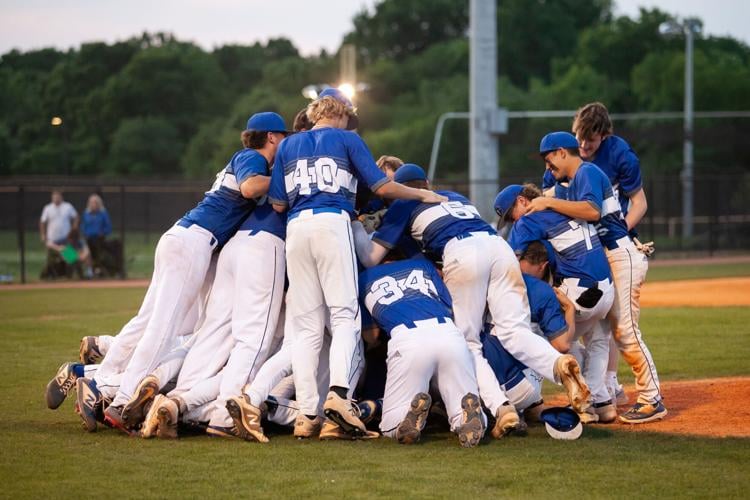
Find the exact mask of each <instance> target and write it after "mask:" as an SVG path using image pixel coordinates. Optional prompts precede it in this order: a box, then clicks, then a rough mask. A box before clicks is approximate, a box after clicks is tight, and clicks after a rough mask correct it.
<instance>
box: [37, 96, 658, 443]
mask: <svg viewBox="0 0 750 500" xmlns="http://www.w3.org/2000/svg"><path fill="white" fill-rule="evenodd" d="M357 124H358V116H357V114H356V110H355V108H354V107H353V105H352V103H351V101H350V100H349V99H348V98H347V97H346V96H344V95H343V94H342V93H341V92H340V91H338V90H337V89H326V90H325V91H323V92H322V93H321V94H320V96H319V97H318V98H317V99H315V100H314V101H312V102H311V103H310V104H309V105H308V106H307V108H306V109H304V110H302V111H301V112H300V113H299V114H298V115H297V117H296V119H295V124H294V132H290V131H288V130H287V128H286V125H285V123H284V120H283V118H282V117H281V116H279V115H277V114H276V113H272V112H263V113H257V114H254V115H253V116H251V117H250V119H249V120H248V122H247V127H246V130H245V131H243V132H242V134H241V140H242V145H243V148H242V149H241V150H240V151H238V152H237V153H235V154H234V155H233V156H232V158H231V159H230V161H229V163H228V164H227V166H226V167H225V168H224V169H222V170H221V171H220V172H219V173H218V174H217V176H216V181H215V182H214V184H213V186H212V187H211V189H210V190H209V191H208V192H206V194H205V197H204V199H203V200H202V201H201V202H200V203H199V204H198V205H197V206H196V207H195V208H193V209H192V210H190V211H189V212H188V213H187V214H186V215H185V216H184V217H182V218H181V219H180V220H179V221H177V223H176V224H175V225H174V226H173V227H172V228H170V229H169V230H168V231H167V232H166V233H164V235H163V236H162V237H161V239H160V240H159V243H158V245H157V247H156V254H155V259H154V273H153V277H152V279H151V283H150V286H149V288H148V291H147V292H146V295H145V298H144V300H143V304H142V305H141V308H140V309H139V311H138V313H137V315H136V316H135V317H134V318H132V319H131V320H130V321H129V322H128V323H127V324H126V325H125V326H124V327H123V328H122V330H120V332H119V333H118V334H117V335H116V336H114V337H108V336H101V337H84V339H83V340H82V342H81V360H80V361H81V362H80V363H65V364H63V365H62V366H61V368H60V369H59V370H58V372H57V374H56V376H55V377H54V378H53V379H52V380H51V381H50V383H49V384H48V386H47V391H46V399H47V405H48V406H49V408H51V409H55V408H57V407H59V406H60V405H61V404H62V402H63V401H64V400H65V398H66V397H67V395H68V394H69V393H70V391H71V390H72V389H73V388H74V387H75V389H76V398H77V404H76V410H77V412H78V413H79V415H80V417H81V419H82V421H83V425H84V427H85V429H86V430H88V431H92V432H93V431H95V430H96V429H97V428H98V427H99V424H100V423H104V424H106V425H107V426H109V427H113V428H116V429H120V430H122V431H124V432H126V433H128V434H131V435H140V436H142V437H144V438H150V437H158V438H175V437H177V436H178V433H179V432H181V431H180V429H181V428H182V426H184V425H188V426H192V427H197V428H200V429H203V430H205V432H206V433H208V434H209V435H211V436H219V437H227V438H240V439H244V440H248V441H257V442H267V441H268V438H267V437H266V435H265V433H264V430H263V425H264V422H266V421H267V422H273V423H275V424H278V425H281V426H293V428H294V431H293V432H294V435H295V436H296V437H298V438H313V437H319V438H320V439H369V438H375V437H378V436H379V435H380V434H381V433H382V434H383V435H384V436H387V437H390V438H394V439H396V440H398V442H401V443H414V442H416V441H418V440H419V438H420V434H421V432H422V430H423V429H424V427H425V424H426V421H427V418H428V416H429V415H438V416H439V415H442V417H443V418H444V419H445V420H447V422H448V425H449V427H450V429H451V431H453V432H454V433H456V435H457V436H458V439H459V442H460V443H461V445H462V446H465V447H472V446H476V445H477V444H478V443H479V441H480V440H481V439H482V437H483V436H484V435H485V431H486V430H488V429H489V431H490V434H491V435H492V436H493V437H494V438H501V437H502V436H504V435H507V434H509V433H511V432H517V433H522V432H523V431H524V429H525V427H526V425H527V422H531V421H538V420H539V418H540V413H541V412H542V410H543V409H544V403H543V399H542V396H541V383H542V381H543V379H547V380H549V381H550V382H552V383H554V384H558V385H563V386H564V387H565V390H566V392H567V395H568V398H569V400H570V405H571V407H572V409H573V410H574V411H575V412H576V413H577V414H578V416H579V418H580V421H581V422H584V423H592V422H597V421H598V422H605V423H606V422H613V421H614V420H616V419H617V417H618V415H617V407H616V405H617V404H618V403H627V396H625V394H624V391H623V390H622V387H621V386H620V385H619V384H618V382H617V379H616V367H617V362H618V353H622V355H623V358H624V359H625V360H626V361H627V363H628V364H629V365H630V366H631V368H632V370H633V373H634V374H635V377H636V389H637V392H638V401H637V402H636V403H635V404H634V405H633V406H632V407H631V408H629V409H627V410H626V411H625V412H624V413H623V414H621V415H619V419H620V420H621V421H622V422H626V423H643V422H649V421H652V420H656V419H660V418H662V417H663V416H664V415H666V409H665V408H664V406H663V404H662V402H661V395H660V392H659V384H658V379H657V375H656V370H655V367H654V363H653V360H652V358H651V355H650V354H649V352H648V349H647V348H646V346H645V344H644V343H643V341H642V338H641V333H640V330H639V329H638V315H639V307H638V296H639V288H640V286H641V283H642V282H643V280H644V278H645V273H646V269H647V260H646V254H647V253H648V252H649V251H651V250H652V247H651V246H649V245H641V244H640V243H639V242H638V241H637V239H634V238H633V233H632V229H633V227H634V226H635V225H636V224H637V223H638V220H640V218H641V217H642V216H643V214H644V213H645V209H646V200H645V195H644V194H643V189H642V186H641V180H640V168H639V165H638V159H637V157H636V156H635V154H634V153H633V152H632V151H631V150H630V148H629V147H628V145H627V144H626V143H625V141H623V140H622V139H620V138H619V137H616V136H614V135H612V127H611V123H610V122H609V117H608V115H607V111H606V108H604V106H602V105H601V104H599V103H594V104H591V105H587V106H585V107H583V108H582V109H581V110H579V113H578V115H577V117H576V119H575V122H574V126H573V130H574V132H575V133H576V135H577V136H578V139H576V136H574V135H573V134H570V133H567V132H554V133H551V134H548V135H546V136H545V137H544V138H543V139H542V141H541V146H540V154H541V157H542V159H543V161H544V163H545V165H546V174H545V185H544V186H543V187H544V188H545V189H547V192H546V193H545V194H544V195H543V194H542V192H541V191H540V190H539V189H538V188H537V187H536V186H534V185H531V184H527V185H524V186H517V185H514V186H507V187H506V188H505V189H503V190H502V191H501V192H500V194H499V195H498V197H497V199H496V202H495V210H496V212H497V214H498V215H499V216H500V222H501V223H505V222H511V221H513V222H514V224H513V225H512V227H511V228H510V229H509V232H508V236H507V241H506V239H504V238H502V237H501V236H499V235H498V233H497V231H496V230H495V228H493V227H492V226H491V225H490V224H489V223H488V222H486V221H484V220H482V218H481V217H480V215H479V211H478V210H477V209H476V207H474V206H473V205H472V204H471V202H470V201H469V200H468V199H467V198H465V197H464V196H461V195H459V194H457V193H454V192H450V191H432V190H431V189H430V184H429V182H428V180H427V178H426V175H425V173H424V170H423V169H422V168H420V167H419V166H417V165H415V164H403V163H402V162H401V160H399V159H398V158H395V157H382V158H381V159H380V160H379V161H378V162H377V163H376V162H375V161H374V160H373V158H372V156H371V154H370V152H369V150H368V148H367V146H366V145H365V143H364V142H363V141H362V139H361V138H360V137H359V136H358V135H357V134H356V133H355V132H354V131H353V129H356V128H357ZM579 140H580V143H579ZM582 157H583V158H586V159H587V160H590V161H593V162H594V163H589V162H588V161H584V160H583V158H582ZM597 165H598V166H597ZM363 185H364V186H363ZM363 187H364V188H366V189H362V188H363ZM367 190H369V192H371V193H372V196H370V198H369V199H367V197H366V196H364V197H363V196H361V195H362V193H363V191H364V192H367ZM358 191H359V192H360V196H359V197H358ZM355 207H357V208H359V213H357V212H355ZM626 209H629V210H626ZM357 215H359V216H358V217H357ZM507 227H508V226H507V225H506V227H505V228H503V230H507ZM357 401H359V402H358V403H357ZM378 431H379V432H378Z"/></svg>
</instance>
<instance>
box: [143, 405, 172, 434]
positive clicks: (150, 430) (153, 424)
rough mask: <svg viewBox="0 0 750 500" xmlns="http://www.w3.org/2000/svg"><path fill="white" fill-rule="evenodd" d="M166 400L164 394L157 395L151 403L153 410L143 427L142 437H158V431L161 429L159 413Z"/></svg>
mask: <svg viewBox="0 0 750 500" xmlns="http://www.w3.org/2000/svg"><path fill="white" fill-rule="evenodd" d="M164 399H167V397H166V396H164V395H163V394H157V395H156V397H155V398H154V400H153V401H152V402H151V408H149V409H148V413H146V418H145V420H144V421H143V425H142V426H141V437H142V438H144V439H149V438H152V437H154V436H156V430H157V429H158V428H159V418H158V415H157V412H158V410H159V407H160V406H161V404H162V402H163V400H164Z"/></svg>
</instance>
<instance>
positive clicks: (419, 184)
mask: <svg viewBox="0 0 750 500" xmlns="http://www.w3.org/2000/svg"><path fill="white" fill-rule="evenodd" d="M401 184H403V185H404V186H408V187H410V188H414V189H429V183H428V182H427V181H426V180H424V179H415V180H413V181H406V182H402V183H401Z"/></svg>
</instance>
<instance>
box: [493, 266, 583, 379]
mask: <svg viewBox="0 0 750 500" xmlns="http://www.w3.org/2000/svg"><path fill="white" fill-rule="evenodd" d="M523 281H524V283H526V295H527V296H528V298H529V308H530V310H531V324H532V329H533V330H534V331H535V332H536V333H538V334H540V335H542V336H544V337H545V338H546V339H547V340H553V339H555V338H557V337H559V336H560V335H562V334H564V333H565V332H567V331H568V324H567V323H566V322H565V316H564V315H563V312H562V308H561V307H560V302H558V300H557V297H556V296H555V292H554V290H552V287H551V286H549V284H547V283H545V282H544V281H542V280H540V279H537V278H535V277H533V276H529V275H528V274H524V275H523ZM491 328H492V325H485V328H484V331H482V334H481V336H480V338H481V341H482V352H483V353H484V357H485V358H486V359H487V362H488V363H489V365H490V367H491V368H492V371H493V372H495V376H496V377H497V380H498V381H499V382H500V384H504V385H505V388H506V390H507V389H510V388H512V387H513V386H515V385H516V384H517V383H518V382H520V381H521V380H523V377H524V375H523V370H525V369H526V365H524V364H523V363H521V362H520V361H518V360H517V359H516V358H514V357H513V356H512V355H511V354H510V353H509V352H508V351H506V350H505V348H504V347H503V345H502V344H501V343H500V340H498V338H497V337H495V336H494V335H492V334H490V331H491Z"/></svg>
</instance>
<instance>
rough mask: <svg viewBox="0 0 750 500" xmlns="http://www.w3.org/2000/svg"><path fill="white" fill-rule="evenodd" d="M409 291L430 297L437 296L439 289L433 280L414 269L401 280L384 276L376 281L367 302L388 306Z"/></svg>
mask: <svg viewBox="0 0 750 500" xmlns="http://www.w3.org/2000/svg"><path fill="white" fill-rule="evenodd" d="M407 290H414V291H416V292H419V293H421V294H423V295H426V296H428V297H430V296H431V294H432V295H437V289H436V288H435V284H434V283H433V282H432V280H430V279H429V278H425V275H424V271H423V270H421V269H414V270H413V271H412V272H410V273H409V275H408V276H407V277H406V278H404V279H401V280H396V279H395V278H393V277H392V276H383V277H382V278H380V279H379V280H377V281H375V282H374V283H373V284H372V286H371V287H370V292H369V293H368V294H367V302H368V303H378V304H380V305H383V306H387V305H390V304H393V303H394V302H396V301H397V300H399V299H401V298H403V297H404V292H406V291H407Z"/></svg>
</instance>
